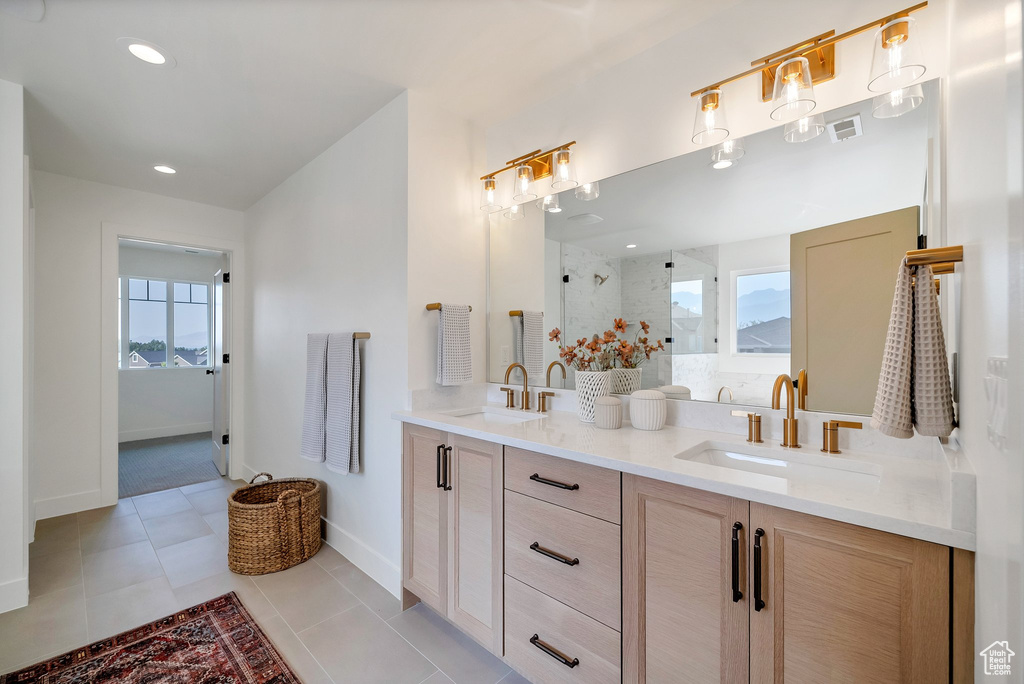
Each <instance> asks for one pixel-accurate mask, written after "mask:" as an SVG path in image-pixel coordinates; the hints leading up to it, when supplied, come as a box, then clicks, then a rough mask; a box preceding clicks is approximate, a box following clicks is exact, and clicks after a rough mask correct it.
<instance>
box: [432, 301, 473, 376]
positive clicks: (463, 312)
mask: <svg viewBox="0 0 1024 684" xmlns="http://www.w3.org/2000/svg"><path fill="white" fill-rule="evenodd" d="M438 313H439V316H438V322H437V383H438V384H439V385H464V384H466V383H468V382H472V381H473V357H472V353H471V349H470V344H469V307H468V306H466V305H464V304H442V305H441V311H440V312H438Z"/></svg>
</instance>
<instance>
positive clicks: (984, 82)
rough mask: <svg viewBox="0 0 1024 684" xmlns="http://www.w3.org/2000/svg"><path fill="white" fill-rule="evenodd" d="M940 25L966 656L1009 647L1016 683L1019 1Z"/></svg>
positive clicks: (1020, 380)
mask: <svg viewBox="0 0 1024 684" xmlns="http://www.w3.org/2000/svg"><path fill="white" fill-rule="evenodd" d="M949 25H950V48H951V51H950V64H951V68H950V69H951V74H950V84H949V99H948V107H947V111H946V116H947V118H946V123H947V128H946V131H947V133H946V136H947V157H946V172H947V176H946V207H947V218H946V225H947V231H948V237H949V241H950V243H951V244H963V246H964V261H963V264H962V265H961V266H958V267H957V271H958V273H959V275H957V276H955V277H954V278H953V281H952V282H953V284H954V286H955V287H956V290H955V292H956V294H955V295H954V299H956V298H957V295H958V296H959V297H958V298H959V303H960V318H959V326H960V329H959V336H960V346H959V349H960V415H959V418H960V430H959V433H960V434H959V438H960V440H961V442H962V444H963V446H964V449H965V451H966V453H967V456H968V457H969V458H970V460H971V463H972V464H973V465H974V469H975V471H976V473H977V477H978V552H977V556H976V563H977V565H976V571H977V575H976V578H977V579H976V585H975V589H976V592H977V624H976V626H975V645H976V648H975V652H978V651H980V650H981V649H982V648H985V647H986V646H988V645H989V644H990V643H992V642H993V641H996V640H1008V641H1009V644H1010V648H1011V649H1013V650H1014V651H1016V652H1017V654H1018V656H1017V657H1016V658H1014V660H1013V663H1012V665H1013V670H1014V672H1013V674H1014V675H1015V677H1013V678H1012V679H1013V681H1017V682H1019V681H1022V672H1024V656H1021V655H1020V654H1022V653H1024V650H1022V648H1024V625H1022V621H1024V440H1022V437H1021V429H1022V428H1021V421H1020V417H1021V416H1022V415H1024V354H1022V352H1024V347H1022V343H1021V340H1024V248H1022V245H1024V214H1022V209H1021V202H1022V187H1021V176H1022V171H1024V161H1022V154H1021V135H1022V131H1021V117H1022V105H1021V89H1022V85H1024V83H1022V75H1021V3H1020V1H1019V0H998V1H995V0H993V1H989V2H979V1H978V0H954V1H953V3H952V12H951V14H950V17H949ZM981 103H984V104H983V106H981ZM957 281H959V282H957ZM946 284H947V283H943V286H944V287H945V286H946ZM989 386H991V387H992V388H993V389H995V388H997V387H1001V391H1002V392H1003V394H1002V397H1003V401H995V402H993V401H990V400H989V399H988V396H989V394H988V392H989V390H988V387H989ZM1000 415H1002V416H1005V420H1003V421H1000V420H999V416H1000ZM976 674H977V678H978V681H981V680H982V679H983V678H984V675H983V674H982V669H981V659H980V658H978V659H977V660H976Z"/></svg>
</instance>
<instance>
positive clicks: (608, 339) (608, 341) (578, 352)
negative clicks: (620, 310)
mask: <svg viewBox="0 0 1024 684" xmlns="http://www.w3.org/2000/svg"><path fill="white" fill-rule="evenodd" d="M612 323H613V328H614V329H613V330H606V331H605V332H604V335H603V336H601V335H596V334H595V335H594V336H593V337H591V338H590V339H589V340H588V339H587V338H585V337H582V338H580V339H578V340H576V344H570V345H565V346H562V331H561V330H559V329H558V328H555V329H554V330H552V331H551V332H550V333H548V339H549V340H550V341H552V342H558V349H559V352H558V356H559V357H560V358H561V359H562V362H563V363H565V365H566V366H568V367H569V368H572V369H574V370H578V371H589V370H594V371H604V370H608V369H610V368H615V367H619V368H639V367H640V366H641V365H643V363H644V362H646V361H647V360H648V359H650V358H651V354H653V353H654V352H656V351H662V350H664V349H665V344H664V343H663V342H662V341H661V340H655V341H654V342H650V340H649V339H648V338H647V337H640V334H641V332H642V333H643V334H644V335H647V334H648V333H649V332H650V330H651V326H650V325H648V323H647V322H646V321H640V330H637V332H636V335H635V336H634V337H633V341H632V342H630V341H629V340H628V339H619V336H618V334H617V333H625V332H626V327H627V326H628V325H629V324H628V323H627V322H626V319H624V318H616V319H614V320H613V321H612Z"/></svg>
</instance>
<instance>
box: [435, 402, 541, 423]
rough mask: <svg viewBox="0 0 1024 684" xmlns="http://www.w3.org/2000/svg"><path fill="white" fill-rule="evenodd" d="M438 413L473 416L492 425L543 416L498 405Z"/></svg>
mask: <svg viewBox="0 0 1024 684" xmlns="http://www.w3.org/2000/svg"><path fill="white" fill-rule="evenodd" d="M440 413H442V414H444V415H446V416H453V417H455V418H475V419H478V420H482V421H483V422H485V423H490V424H492V425H514V424H515V423H525V422H527V421H530V420H537V419H539V418H543V417H544V414H543V413H536V412H532V411H517V410H515V409H507V408H500V407H498V406H473V407H471V408H461V409H454V410H452V411H440Z"/></svg>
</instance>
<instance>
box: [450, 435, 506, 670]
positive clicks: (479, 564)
mask: <svg viewBox="0 0 1024 684" xmlns="http://www.w3.org/2000/svg"><path fill="white" fill-rule="evenodd" d="M448 445H449V446H450V447H451V450H452V451H451V456H450V458H449V462H448V467H449V474H448V482H449V484H450V486H451V487H452V489H451V491H449V492H447V502H446V503H447V506H448V511H447V515H448V540H447V547H448V548H447V551H448V578H447V581H448V597H447V604H448V606H447V607H448V619H449V620H451V621H452V622H453V623H455V624H456V625H458V626H459V627H461V628H462V629H463V630H464V631H465V632H466V633H467V634H470V635H471V636H473V637H474V638H476V640H477V641H479V642H480V643H481V644H483V645H484V646H486V647H488V648H490V649H491V650H492V651H493V652H494V653H496V654H498V655H501V653H502V634H503V632H502V623H503V621H502V607H503V596H504V592H503V585H502V573H503V572H504V566H503V563H502V549H503V541H502V520H503V516H502V511H503V506H504V503H503V496H502V494H503V490H502V473H503V471H502V447H501V445H500V444H493V443H491V442H484V441H481V440H478V439H472V438H470V437H463V436H461V435H450V436H449V440H448Z"/></svg>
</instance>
